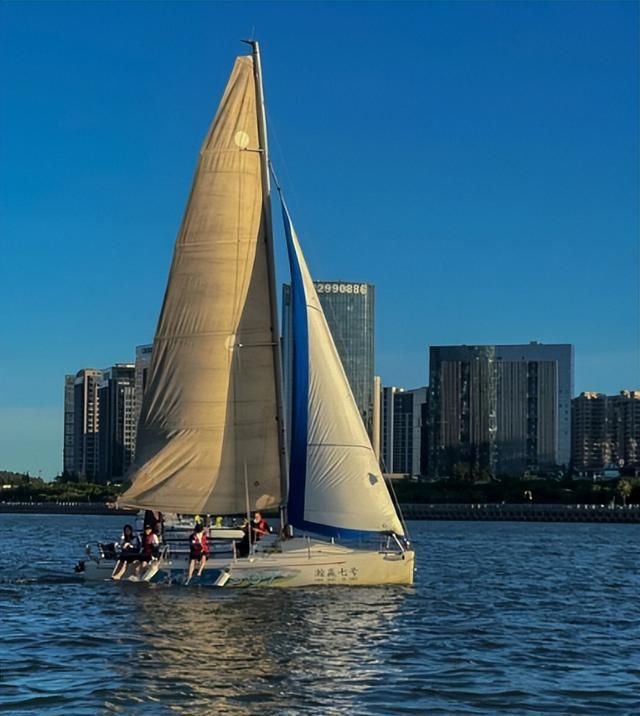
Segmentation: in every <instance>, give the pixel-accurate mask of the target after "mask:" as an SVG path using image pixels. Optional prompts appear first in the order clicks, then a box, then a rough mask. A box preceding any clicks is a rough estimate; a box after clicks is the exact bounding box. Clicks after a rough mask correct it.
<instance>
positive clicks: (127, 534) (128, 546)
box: [111, 525, 140, 579]
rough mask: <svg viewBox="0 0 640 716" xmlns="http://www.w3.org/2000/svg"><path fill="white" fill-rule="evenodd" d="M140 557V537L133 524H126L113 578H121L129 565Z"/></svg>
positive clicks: (112, 574)
mask: <svg viewBox="0 0 640 716" xmlns="http://www.w3.org/2000/svg"><path fill="white" fill-rule="evenodd" d="M139 559H140V539H139V537H138V535H137V534H136V533H135V532H134V531H133V527H132V526H131V525H125V526H124V528H123V530H122V537H121V538H120V557H119V559H118V561H117V562H116V566H115V567H114V569H113V572H112V573H111V578H112V579H121V578H122V577H123V576H124V573H125V572H126V571H127V567H128V566H129V565H130V564H132V563H134V562H137V561H138V560H139Z"/></svg>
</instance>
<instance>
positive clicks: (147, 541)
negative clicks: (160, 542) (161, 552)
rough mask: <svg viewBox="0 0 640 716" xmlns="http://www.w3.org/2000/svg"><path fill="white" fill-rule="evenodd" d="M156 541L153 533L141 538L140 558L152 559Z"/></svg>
mask: <svg viewBox="0 0 640 716" xmlns="http://www.w3.org/2000/svg"><path fill="white" fill-rule="evenodd" d="M156 539H157V538H156V535H155V533H153V532H150V533H149V534H147V533H146V532H145V533H144V536H143V538H142V556H143V557H144V558H145V559H151V557H153V553H154V552H155V549H156Z"/></svg>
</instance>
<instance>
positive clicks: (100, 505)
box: [0, 500, 137, 515]
mask: <svg viewBox="0 0 640 716" xmlns="http://www.w3.org/2000/svg"><path fill="white" fill-rule="evenodd" d="M136 511H137V510H133V512H136ZM0 512H4V513H31V514H40V515H50V514H58V515H60V514H67V513H68V514H73V515H126V514H131V512H132V510H124V509H118V508H117V507H115V505H114V504H113V503H106V502H81V501H78V502H73V501H61V502H31V501H28V502H19V501H17V500H7V501H5V502H0Z"/></svg>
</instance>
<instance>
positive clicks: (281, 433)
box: [242, 40, 288, 526]
mask: <svg viewBox="0 0 640 716" xmlns="http://www.w3.org/2000/svg"><path fill="white" fill-rule="evenodd" d="M242 42H244V43H246V44H247V45H249V46H250V47H251V52H252V55H253V70H254V77H255V83H256V102H257V110H258V111H257V115H258V138H259V143H260V148H259V152H260V171H261V174H262V189H263V192H262V194H263V196H262V201H263V212H264V220H265V241H266V244H267V265H268V273H269V300H270V304H271V305H270V308H271V335H272V337H273V365H274V372H275V376H274V378H275V386H276V406H277V419H278V446H279V454H280V482H281V486H282V499H283V505H286V500H287V490H288V460H287V441H286V436H285V426H286V421H285V417H284V399H283V387H282V356H281V352H280V336H279V331H278V301H277V297H276V268H275V249H274V240H273V221H272V216H271V183H270V180H269V148H268V142H267V118H266V112H265V106H264V91H263V88H262V65H261V63H260V46H259V45H258V41H257V40H243V41H242ZM280 514H281V518H282V510H281V513H280ZM282 521H283V526H284V519H283V520H282Z"/></svg>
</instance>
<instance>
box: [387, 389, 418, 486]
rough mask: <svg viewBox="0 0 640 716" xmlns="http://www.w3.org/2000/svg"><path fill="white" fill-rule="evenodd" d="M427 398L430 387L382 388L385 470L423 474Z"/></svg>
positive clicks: (388, 471) (407, 473)
mask: <svg viewBox="0 0 640 716" xmlns="http://www.w3.org/2000/svg"><path fill="white" fill-rule="evenodd" d="M426 399H427V389H426V388H416V389H415V390H404V389H403V388H396V387H395V386H388V387H384V388H383V389H382V400H381V406H382V408H381V413H382V418H381V421H380V422H381V427H382V430H381V432H382V435H381V441H380V442H381V453H382V468H383V470H384V472H386V473H390V474H396V475H397V474H402V475H413V476H417V475H420V474H422V466H421V453H422V450H421V445H422V418H423V405H424V403H425V402H426Z"/></svg>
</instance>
